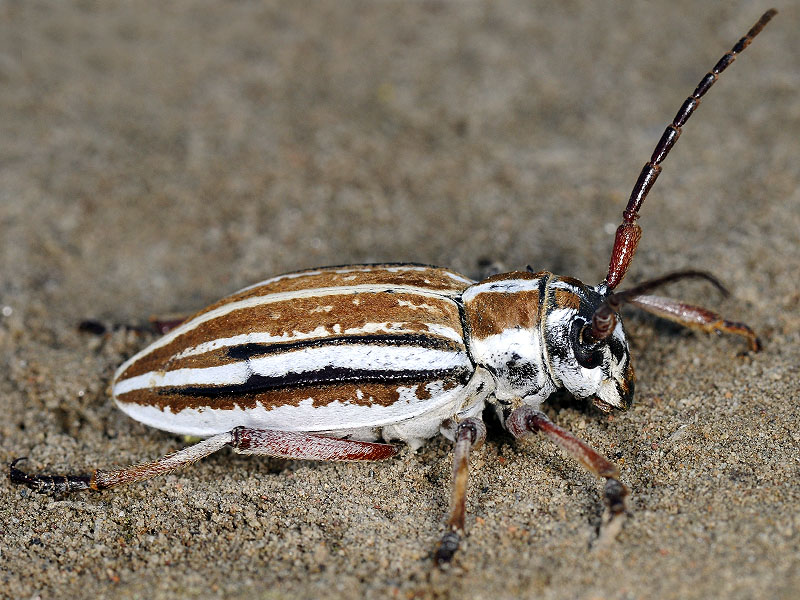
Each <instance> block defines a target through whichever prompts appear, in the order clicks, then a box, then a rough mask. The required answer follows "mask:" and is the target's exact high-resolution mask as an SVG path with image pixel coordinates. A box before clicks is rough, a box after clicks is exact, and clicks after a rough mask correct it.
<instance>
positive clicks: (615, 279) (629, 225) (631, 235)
mask: <svg viewBox="0 0 800 600" xmlns="http://www.w3.org/2000/svg"><path fill="white" fill-rule="evenodd" d="M777 12H778V11H776V10H775V9H774V8H772V9H770V10H768V11H767V12H765V13H764V14H763V15H761V18H760V19H759V20H758V22H757V23H756V24H755V25H753V27H752V28H751V29H750V31H748V32H747V35H745V36H744V37H743V38H742V39H740V40H739V41H738V42H736V44H734V46H733V48H731V50H730V52H728V53H727V54H725V55H724V56H723V57H722V58H720V59H719V61H718V62H717V64H716V65H714V68H713V69H711V71H709V72H708V73H707V74H706V75H705V77H703V79H701V80H700V83H699V84H698V85H697V88H696V89H695V90H694V92H692V95H691V96H689V97H688V98H686V101H685V102H684V103H683V105H681V108H680V110H679V111H678V114H676V115H675V118H674V119H673V120H672V123H671V124H670V125H667V128H666V130H665V131H664V134H663V135H662V136H661V139H660V140H659V141H658V144H657V145H656V148H655V150H654V151H653V155H652V156H651V157H650V161H649V162H648V163H647V164H646V165H645V166H644V168H643V169H642V172H641V173H640V174H639V179H638V180H637V181H636V185H635V186H633V191H632V192H631V196H630V199H629V200H628V206H627V207H626V208H625V211H624V212H623V213H622V223H621V224H620V226H619V227H618V228H617V234H616V237H615V238H614V248H613V250H612V251H611V260H610V261H609V264H608V274H607V275H606V278H605V281H604V282H603V283H604V284H605V286H606V287H607V288H608V290H613V289H614V288H616V287H617V286H618V285H619V283H620V281H622V278H623V277H625V273H627V271H628V267H629V266H630V264H631V259H632V258H633V255H634V254H635V252H636V246H638V244H639V240H640V239H641V237H642V228H641V227H639V225H638V224H637V223H636V219H638V218H639V209H640V208H641V207H642V204H643V203H644V199H645V198H647V194H649V193H650V189H651V188H652V187H653V184H654V183H655V182H656V179H657V178H658V174H659V173H661V163H662V162H664V159H665V158H666V157H667V155H668V154H669V152H670V150H672V147H673V146H674V145H675V142H677V141H678V138H679V137H680V135H681V128H682V127H683V126H684V124H685V123H686V121H688V120H689V117H691V116H692V114H693V113H694V111H695V110H697V107H698V106H699V105H700V99H701V98H702V97H703V96H704V95H705V94H706V92H708V90H709V89H710V88H711V86H712V85H714V83H715V82H716V81H717V79H718V78H719V75H720V73H722V72H723V71H724V70H725V69H727V68H728V66H729V65H730V64H731V63H732V62H733V61H734V60H736V57H737V56H738V55H739V54H740V53H741V52H742V51H743V50H744V49H745V48H747V47H748V46H749V45H750V42H752V41H753V38H754V37H756V36H757V35H758V34H759V33H761V30H762V29H764V27H765V26H766V24H767V23H769V21H770V19H772V17H774V16H775V15H776V14H777ZM601 285H602V284H601Z"/></svg>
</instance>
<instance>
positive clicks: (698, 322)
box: [628, 295, 761, 352]
mask: <svg viewBox="0 0 800 600" xmlns="http://www.w3.org/2000/svg"><path fill="white" fill-rule="evenodd" d="M628 302H629V303H630V304H633V305H635V306H638V307H639V308H641V309H642V310H645V311H647V312H649V313H652V314H654V315H656V316H659V317H661V318H662V319H669V320H670V321H673V322H675V323H678V324H680V325H683V326H684V327H690V328H692V329H699V330H700V331H705V332H706V333H714V332H716V333H732V334H734V335H740V336H742V337H743V338H746V339H747V345H748V346H749V347H750V350H752V351H753V352H758V351H759V350H761V341H760V340H759V339H758V336H757V335H756V334H755V332H754V331H753V330H752V329H750V328H749V327H748V326H747V325H745V324H744V323H738V322H736V321H728V320H727V319H723V318H722V317H721V316H720V315H718V314H717V313H715V312H713V311H710V310H708V309H707V308H703V307H701V306H694V305H692V304H686V303H684V302H679V301H677V300H672V299H671V298H664V297H662V296H641V295H640V296H632V297H630V298H628Z"/></svg>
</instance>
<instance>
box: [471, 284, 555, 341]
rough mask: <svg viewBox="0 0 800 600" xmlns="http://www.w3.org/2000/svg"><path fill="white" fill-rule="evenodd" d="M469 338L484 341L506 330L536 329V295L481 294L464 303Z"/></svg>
mask: <svg viewBox="0 0 800 600" xmlns="http://www.w3.org/2000/svg"><path fill="white" fill-rule="evenodd" d="M465 307H466V312H467V323H468V324H469V328H470V334H471V336H472V337H473V338H475V339H484V338H487V337H489V336H490V335H496V334H498V333H501V332H502V331H504V330H506V329H513V328H515V327H523V328H525V329H535V328H536V327H537V326H538V323H539V292H538V291H537V290H527V291H517V292H484V293H480V294H477V295H476V296H475V297H474V298H472V299H471V300H470V301H469V302H466V303H465Z"/></svg>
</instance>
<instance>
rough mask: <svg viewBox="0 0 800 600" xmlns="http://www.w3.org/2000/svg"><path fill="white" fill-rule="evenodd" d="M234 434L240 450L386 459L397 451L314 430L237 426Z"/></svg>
mask: <svg viewBox="0 0 800 600" xmlns="http://www.w3.org/2000/svg"><path fill="white" fill-rule="evenodd" d="M230 435H231V436H232V438H233V439H232V440H231V441H230V442H229V444H230V445H231V446H233V451H234V452H237V453H238V454H262V455H266V456H274V457H276V458H296V459H303V460H335V461H356V460H383V459H384V458H391V457H392V456H394V455H395V454H397V448H396V447H395V446H393V445H392V444H378V443H375V442H359V441H356V440H343V439H340V438H333V437H326V436H323V435H316V434H313V433H296V432H293V431H276V430H274V429H249V428H247V427H237V428H235V429H234V430H233V431H231V433H230Z"/></svg>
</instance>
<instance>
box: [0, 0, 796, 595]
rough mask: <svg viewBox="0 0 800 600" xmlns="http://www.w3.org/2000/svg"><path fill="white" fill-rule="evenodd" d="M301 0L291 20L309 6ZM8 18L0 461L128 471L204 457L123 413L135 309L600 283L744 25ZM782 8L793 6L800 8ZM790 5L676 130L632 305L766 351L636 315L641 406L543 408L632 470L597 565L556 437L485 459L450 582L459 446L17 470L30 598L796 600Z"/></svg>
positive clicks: (20, 585) (0, 45) (580, 478)
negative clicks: (535, 275) (453, 478)
mask: <svg viewBox="0 0 800 600" xmlns="http://www.w3.org/2000/svg"><path fill="white" fill-rule="evenodd" d="M298 4H302V6H298ZM555 4H556V3H548V2H525V1H520V2H500V3H489V2H486V3H484V2H476V1H471V0H465V1H462V2H455V1H440V2H398V1H378V2H366V1H361V2H359V1H355V2H326V3H316V4H313V5H312V4H307V3H297V4H295V3H290V2H284V3H275V2H271V3H266V4H262V3H257V2H240V3H216V2H194V3H189V2H172V3H170V4H169V6H168V7H166V8H163V7H162V6H161V3H155V2H154V3H149V4H145V3H135V4H134V3H130V4H123V3H118V4H117V5H115V6H112V5H109V4H107V3H93V2H72V3H67V2H61V3H37V2H24V3H23V2H2V3H0V115H2V118H1V119H0V236H1V238H0V272H1V273H2V276H1V277H0V309H1V313H0V314H2V316H0V354H1V356H0V361H1V362H0V364H2V371H1V372H0V413H2V415H3V417H4V418H3V420H2V423H0V440H1V449H0V461H2V462H3V463H7V462H8V461H9V460H11V459H12V458H13V457H18V456H29V457H30V461H29V463H28V468H31V469H49V470H51V471H59V470H61V471H63V470H86V469H90V468H92V467H95V466H105V467H110V466H113V465H124V464H129V463H131V462H133V461H137V460H142V459H149V458H155V457H157V456H159V455H161V454H164V453H166V452H168V451H171V450H173V449H176V448H179V447H181V445H182V444H183V441H182V440H181V439H179V438H177V437H176V436H172V435H169V434H165V433H161V432H158V431H156V430H152V429H148V428H146V427H144V426H142V425H140V424H138V423H136V422H134V421H132V420H130V419H129V418H127V417H126V416H125V415H123V414H122V413H121V412H119V411H118V410H116V409H115V408H114V407H113V405H112V404H111V402H110V400H109V397H108V393H107V385H108V382H109V379H110V377H111V374H112V373H113V370H114V368H115V367H116V366H117V365H118V364H119V363H120V362H122V361H123V360H124V358H125V357H127V356H130V355H131V354H132V353H134V352H135V351H136V350H138V349H140V348H142V347H144V346H145V345H146V344H147V343H148V342H149V341H151V340H152V339H153V336H150V335H136V334H133V333H125V332H123V331H116V332H114V333H113V334H109V335H107V336H105V337H99V338H98V337H93V336H90V335H86V334H81V333H78V331H77V330H76V325H77V323H79V322H80V321H81V320H82V319H85V318H97V319H102V320H104V321H105V322H107V323H143V322H145V321H146V319H147V317H148V316H149V315H151V314H154V313H156V314H163V313H167V312H171V311H178V312H188V311H192V310H194V309H197V308H200V307H202V306H204V305H205V304H207V303H210V302H212V301H214V300H216V299H217V298H219V297H220V296H222V295H225V294H227V293H229V292H231V291H234V290H236V289H237V288H239V287H242V286H244V285H247V284H250V283H252V282H254V281H258V280H259V279H263V278H265V277H267V276H269V275H272V274H275V273H280V272H285V271H290V270H294V269H299V268H303V267H312V266H318V265H322V264H342V263H349V262H374V261H383V260H392V261H415V262H425V263H432V264H440V265H446V266H450V267H453V268H456V269H458V270H460V271H462V272H464V273H466V274H468V275H471V276H478V275H479V274H480V273H481V264H484V263H486V262H500V263H502V264H504V265H505V266H506V267H507V268H509V269H512V268H523V267H524V266H525V265H526V264H531V265H533V266H534V267H535V268H537V269H538V268H547V269H549V270H552V271H555V272H558V273H562V274H569V275H573V276H576V277H579V278H582V279H584V280H585V281H587V282H589V283H596V282H597V281H599V280H600V279H601V278H602V276H603V274H604V272H605V271H604V270H605V266H606V264H607V260H608V254H609V250H610V246H611V239H612V231H613V228H614V226H615V225H616V223H617V222H618V220H619V218H620V214H621V211H622V208H623V206H624V203H625V200H626V198H627V194H628V191H629V190H630V188H631V186H632V184H633V182H634V180H635V178H636V176H637V174H638V172H639V169H640V168H641V165H642V164H643V163H644V162H645V160H646V159H647V157H648V156H649V154H650V151H651V149H652V147H653V146H654V145H655V142H656V141H657V139H658V137H659V136H660V134H661V132H662V130H663V127H664V125H665V124H666V122H667V121H668V119H670V118H671V117H672V115H673V114H674V113H675V111H676V110H677V108H678V106H679V105H680V103H681V102H682V100H683V99H684V97H685V96H686V95H687V94H688V93H689V92H690V91H691V90H692V89H693V88H694V85H695V84H696V82H697V81H698V80H699V79H700V77H701V76H702V75H703V73H705V72H706V70H708V69H709V68H710V67H711V66H712V65H713V64H714V63H715V62H716V60H717V59H718V58H719V57H720V56H721V55H722V54H723V53H724V52H725V51H726V50H727V49H728V48H729V47H730V46H731V45H732V44H733V42H734V41H735V40H736V39H738V37H739V36H740V35H742V34H743V33H744V32H745V31H746V30H747V28H748V27H749V26H750V25H751V24H752V23H753V22H754V21H755V20H756V18H757V17H758V15H759V13H760V12H761V11H762V10H763V9H765V8H767V6H758V7H755V6H753V5H752V4H751V3H746V2H736V3H724V4H720V5H719V6H717V7H716V8H715V9H713V10H712V9H710V8H709V6H710V4H711V3H705V2H691V1H681V2H670V3H659V4H658V5H656V4H655V3H645V2H634V3H627V2H626V3H622V2H620V3H610V2H597V1H594V0H592V1H590V0H580V1H577V0H576V1H571V2H565V3H559V6H558V7H556V6H555ZM785 4H788V3H785ZM778 8H779V9H780V10H781V14H779V16H778V18H777V19H776V20H775V21H774V22H773V24H771V25H770V26H769V27H768V29H767V30H765V31H764V33H763V34H762V35H761V37H759V38H758V39H757V40H756V42H755V43H754V45H753V46H751V48H750V49H748V50H747V52H746V53H745V54H744V55H743V56H742V57H741V59H740V60H739V61H737V63H736V65H735V66H733V67H732V68H731V69H730V70H729V71H727V72H726V73H725V74H724V76H723V78H722V79H721V80H720V82H719V83H718V84H717V85H716V86H715V88H714V89H713V90H712V91H711V92H710V94H709V96H708V99H707V101H706V102H705V103H704V104H703V106H702V107H701V108H700V110H699V111H698V113H697V115H695V117H694V119H693V120H692V121H691V122H690V123H689V125H688V126H687V128H686V131H685V136H684V137H683V138H682V139H681V141H680V143H679V144H678V146H677V148H676V150H675V152H674V153H673V155H671V156H670V158H669V159H668V160H667V162H666V168H665V171H664V173H663V174H662V176H661V178H660V180H659V182H658V184H657V186H656V188H655V190H654V192H653V193H652V195H651V197H650V198H649V200H648V202H647V204H646V206H645V208H644V210H643V218H642V225H643V227H644V238H643V242H642V245H641V246H640V250H639V254H638V255H637V257H636V260H635V262H634V266H633V268H632V271H631V273H630V275H629V278H628V279H629V280H628V281H627V283H630V282H635V281H640V280H642V279H644V278H646V277H650V276H654V275H657V274H661V273H663V272H666V271H669V270H673V269H677V268H685V267H690V266H691V267H697V268H703V269H709V270H712V271H713V272H714V273H716V274H717V275H718V276H719V277H720V278H721V279H722V280H724V281H725V282H726V283H727V284H728V285H729V286H730V289H731V290H732V292H733V293H732V296H731V297H730V298H728V299H722V298H720V297H719V296H718V295H716V294H714V293H712V292H710V291H709V290H708V289H706V288H705V287H704V286H702V285H699V284H692V285H681V286H675V287H674V289H672V290H670V293H671V294H672V295H675V296H680V297H683V298H685V299H687V300H691V301H694V302H702V303H704V304H706V305H708V306H711V307H714V308H716V309H718V310H719V311H721V312H723V313H724V314H725V315H726V316H728V317H730V318H734V319H741V320H745V321H747V322H748V323H749V324H750V325H752V326H753V327H754V328H755V329H757V330H758V332H759V333H760V334H761V336H762V338H763V341H764V344H765V349H764V351H763V352H762V353H760V354H758V355H752V354H747V353H745V352H744V350H745V344H744V343H743V342H742V341H741V340H739V339H731V338H728V337H723V338H717V337H710V336H706V335H699V334H692V333H687V332H685V331H683V330H680V329H678V328H676V327H673V326H671V325H668V324H664V323H661V322H657V321H656V320H654V319H651V318H647V317H642V316H640V315H637V314H636V313H635V312H629V313H628V318H627V321H626V323H627V326H628V329H629V333H630V336H631V338H632V342H631V343H632V351H633V354H634V356H635V364H636V370H637V374H638V386H637V397H636V401H635V404H634V406H633V408H632V409H631V410H630V411H628V412H627V413H623V414H616V415H614V416H612V417H610V418H607V417H605V416H603V415H602V414H600V413H598V412H597V411H594V410H591V409H587V408H585V407H583V406H582V405H581V404H579V403H574V402H562V403H561V405H560V406H552V407H550V408H549V409H548V410H549V411H550V414H551V416H552V417H553V418H554V419H556V420H557V421H558V422H559V423H560V424H562V425H564V426H566V427H568V428H570V429H572V430H573V431H575V432H576V433H579V434H580V435H581V436H582V437H584V438H585V439H586V440H588V441H589V442H590V443H591V444H593V445H594V446H595V447H597V448H598V449H600V450H601V451H603V452H604V453H606V454H607V455H609V456H610V457H611V458H613V459H614V460H616V461H617V462H618V463H619V465H620V466H621V469H622V473H623V479H624V481H625V483H626V484H627V485H629V486H630V488H631V489H632V496H631V499H630V508H631V511H632V515H633V516H632V518H631V519H630V520H629V521H628V523H627V524H626V526H625V528H624V530H623V531H622V534H621V535H620V536H619V539H618V541H617V543H616V545H614V546H613V547H612V548H611V549H610V550H609V551H607V552H605V553H592V552H590V551H589V550H588V545H589V543H590V542H591V540H592V539H593V536H594V529H595V526H596V525H597V523H598V521H599V518H600V514H601V486H600V484H599V482H597V481H596V480H594V479H593V478H592V477H591V476H590V475H588V474H586V473H584V472H583V471H582V470H581V469H580V468H579V467H578V466H576V465H575V464H574V463H572V462H571V461H570V460H569V459H566V458H564V457H562V455H561V454H560V453H559V452H558V451H557V450H556V449H555V448H554V447H552V446H550V445H548V444H547V443H546V442H545V441H544V440H533V441H532V442H530V443H528V444H515V443H514V442H513V441H512V440H511V439H510V438H509V437H508V436H506V435H504V434H503V433H502V432H498V431H492V432H491V439H490V441H489V442H488V443H487V444H486V446H485V447H484V449H483V450H481V451H480V452H479V453H478V454H477V455H476V456H475V457H474V459H473V461H472V468H473V472H474V477H473V479H472V483H471V494H470V497H469V504H468V509H469V516H468V519H467V525H468V527H469V530H470V535H469V538H468V543H467V545H466V547H465V548H464V549H463V551H462V552H461V553H460V555H459V556H458V558H457V560H456V562H455V564H454V567H453V568H452V569H451V570H450V571H449V572H446V573H441V572H436V571H434V570H432V568H431V561H430V555H431V552H432V549H433V548H434V546H435V543H436V540H437V539H438V538H439V536H440V535H441V533H442V531H443V520H444V513H445V511H446V507H447V501H448V496H447V489H448V486H449V481H448V480H449V466H450V459H449V457H450V449H449V444H448V443H446V442H445V441H444V440H442V439H436V440H432V441H431V442H430V443H429V444H428V445H427V446H425V447H424V448H423V449H422V450H421V451H419V452H412V451H410V450H409V449H408V448H404V449H403V450H402V451H401V453H400V455H399V456H398V457H397V458H396V459H393V460H390V461H387V462H385V463H379V464H378V463H376V464H315V463H308V462H290V461H278V460H268V459H258V458H246V457H240V456H236V455H233V454H232V453H230V452H227V451H224V452H220V453H218V454H217V455H215V456H213V457H211V458H210V459H208V460H205V461H203V462H202V463H200V464H197V465H195V466H194V467H192V468H191V469H187V470H183V471H181V472H179V473H177V474H174V475H172V476H168V477H162V478H160V479H157V480H153V481H151V482H148V483H146V484H140V485H135V486H131V487H128V488H122V489H118V490H115V491H108V492H104V493H98V494H89V495H82V496H73V497H69V498H67V499H58V498H51V497H47V496H39V495H35V494H32V493H30V492H28V491H27V490H26V489H23V488H18V487H12V486H11V485H10V484H9V483H8V482H7V481H6V480H4V481H3V482H2V483H0V493H1V494H2V502H0V595H2V596H4V597H5V596H7V597H11V598H32V597H42V598H67V597H77V596H84V597H96V598H115V599H116V600H122V599H123V598H137V597H154V598H193V597H204V598H207V597H210V598H221V597H234V596H236V597H240V598H304V597H305V598H314V597H322V596H324V597H326V598H355V597H366V598H487V599H493V600H496V599H501V598H514V597H529V598H534V597H535V598H587V599H601V598H708V597H718V598H797V597H798V593H799V592H798V590H800V575H798V573H800V514H799V513H798V506H800V484H799V483H798V475H800V450H799V449H798V447H799V446H800V435H799V434H798V431H800V408H798V390H799V389H800V386H798V364H800V344H799V342H800V316H798V314H799V313H798V304H800V294H799V293H798V283H797V282H798V276H799V275H800V192H799V191H798V181H800V163H799V162H798V160H797V155H798V149H800V148H799V146H800V144H798V139H800V138H799V137H798V136H800V93H799V92H800V68H798V64H797V56H798V55H800V41H799V39H798V36H797V32H798V30H800V28H799V27H798V23H799V22H800V19H799V18H798V17H800V14H799V13H798V7H797V5H792V6H788V5H787V6H778Z"/></svg>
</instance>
